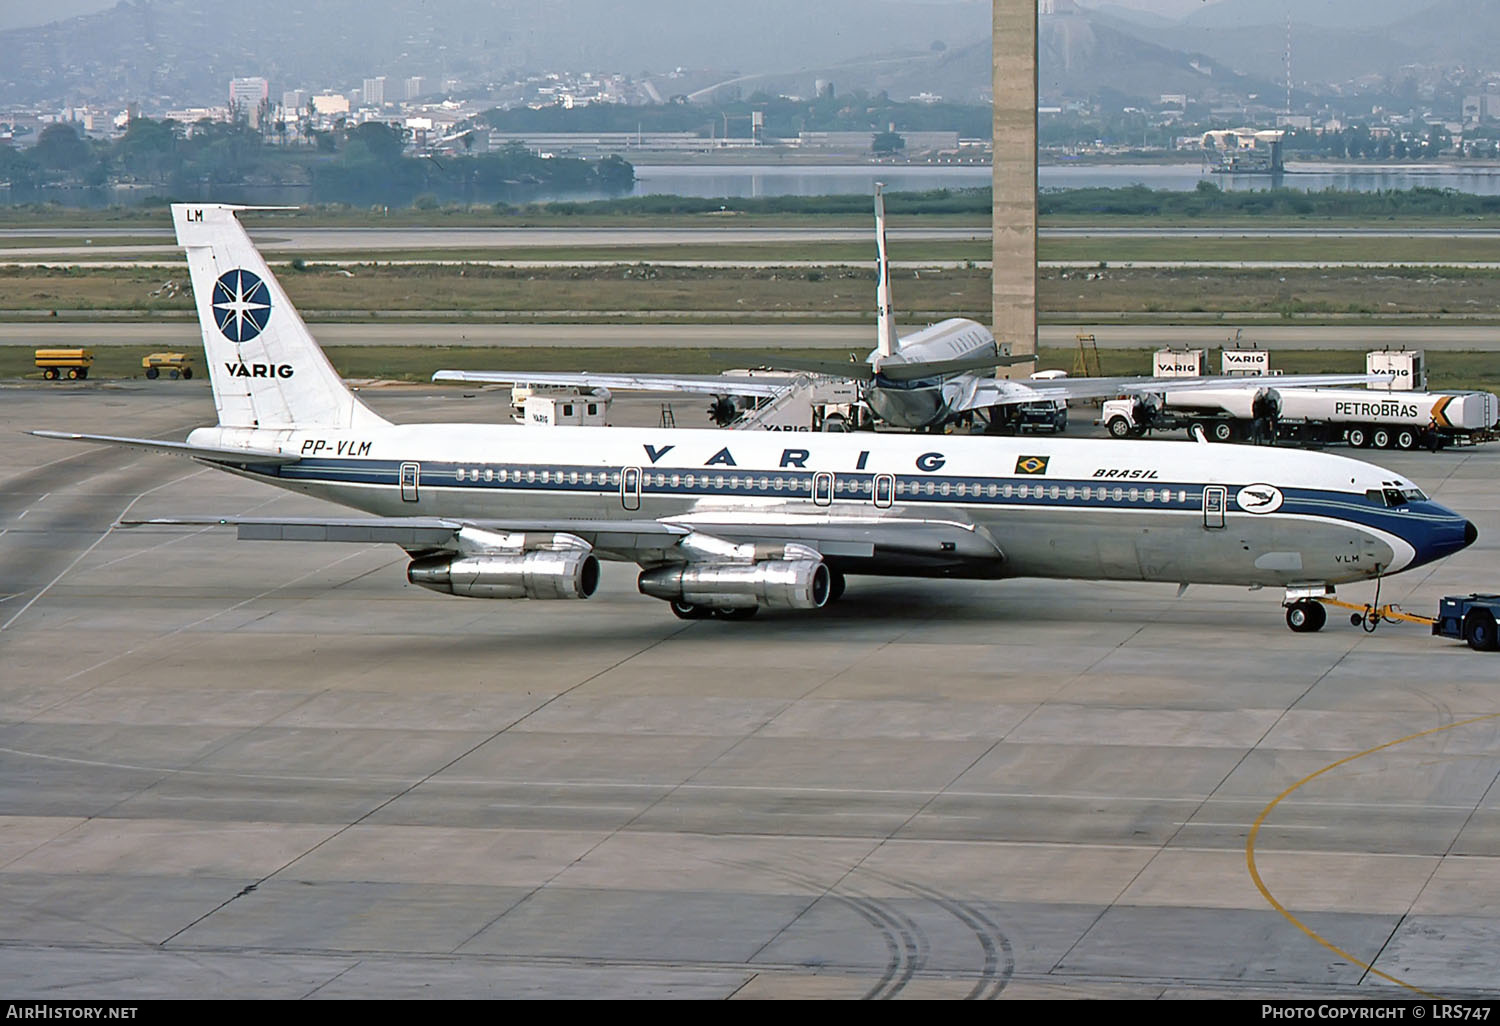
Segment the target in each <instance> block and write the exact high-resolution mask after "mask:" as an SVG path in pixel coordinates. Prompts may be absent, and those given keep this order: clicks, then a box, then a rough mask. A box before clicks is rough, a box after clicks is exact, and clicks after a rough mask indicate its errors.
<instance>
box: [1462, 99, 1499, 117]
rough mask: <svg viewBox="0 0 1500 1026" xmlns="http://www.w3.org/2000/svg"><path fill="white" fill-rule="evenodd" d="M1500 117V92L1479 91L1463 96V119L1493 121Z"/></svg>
mask: <svg viewBox="0 0 1500 1026" xmlns="http://www.w3.org/2000/svg"><path fill="white" fill-rule="evenodd" d="M1497 118H1500V93H1480V94H1478V95H1473V96H1465V97H1464V108H1463V120H1464V121H1466V122H1469V123H1470V124H1472V123H1474V122H1475V121H1494V120H1496V119H1497Z"/></svg>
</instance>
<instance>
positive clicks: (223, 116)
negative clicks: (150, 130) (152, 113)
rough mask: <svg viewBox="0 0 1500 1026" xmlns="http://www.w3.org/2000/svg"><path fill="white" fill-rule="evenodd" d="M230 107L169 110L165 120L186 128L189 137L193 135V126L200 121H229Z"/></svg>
mask: <svg viewBox="0 0 1500 1026" xmlns="http://www.w3.org/2000/svg"><path fill="white" fill-rule="evenodd" d="M229 111H230V108H228V107H183V108H181V109H178V110H169V111H167V112H166V115H165V118H166V120H168V121H175V122H177V123H178V124H180V125H182V126H184V128H185V130H186V131H187V134H188V136H189V137H191V136H192V135H193V126H194V125H196V124H197V123H198V122H200V121H228V120H229Z"/></svg>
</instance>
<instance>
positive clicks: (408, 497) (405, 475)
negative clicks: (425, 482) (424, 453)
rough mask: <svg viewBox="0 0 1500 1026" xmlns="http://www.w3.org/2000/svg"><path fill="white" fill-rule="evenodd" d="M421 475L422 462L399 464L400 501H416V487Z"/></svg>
mask: <svg viewBox="0 0 1500 1026" xmlns="http://www.w3.org/2000/svg"><path fill="white" fill-rule="evenodd" d="M421 477H422V464H420V463H403V464H401V501H402V502H416V501H417V487H418V485H419V483H420V481H421Z"/></svg>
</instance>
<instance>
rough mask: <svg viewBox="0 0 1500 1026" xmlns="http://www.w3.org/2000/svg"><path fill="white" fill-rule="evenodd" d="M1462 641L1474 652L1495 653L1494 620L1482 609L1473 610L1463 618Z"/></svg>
mask: <svg viewBox="0 0 1500 1026" xmlns="http://www.w3.org/2000/svg"><path fill="white" fill-rule="evenodd" d="M1464 640H1465V641H1466V642H1468V643H1469V647H1470V648H1472V649H1473V650H1474V651H1476V652H1493V651H1495V649H1496V647H1497V645H1496V639H1495V618H1494V617H1493V616H1491V615H1490V614H1489V613H1487V612H1485V611H1484V610H1483V609H1474V610H1471V611H1470V612H1469V615H1468V616H1466V617H1464Z"/></svg>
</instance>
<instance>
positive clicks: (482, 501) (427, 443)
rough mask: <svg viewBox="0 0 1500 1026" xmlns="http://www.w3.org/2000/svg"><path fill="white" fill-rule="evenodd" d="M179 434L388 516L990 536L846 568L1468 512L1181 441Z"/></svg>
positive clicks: (1390, 559)
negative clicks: (263, 459)
mask: <svg viewBox="0 0 1500 1026" xmlns="http://www.w3.org/2000/svg"><path fill="white" fill-rule="evenodd" d="M190 441H191V442H192V443H193V444H195V445H204V446H215V447H223V446H242V447H253V448H256V449H261V450H267V449H274V450H277V451H281V452H284V453H287V454H289V455H294V456H298V457H299V461H298V462H296V463H292V464H287V465H284V466H280V467H277V466H264V467H251V468H247V469H246V470H244V471H242V473H244V474H245V475H246V476H250V477H254V478H256V479H259V480H264V481H267V482H269V483H272V484H276V485H279V486H281V487H285V488H289V489H294V490H297V491H301V492H305V493H308V494H311V495H316V496H320V497H322V498H326V499H329V500H332V501H334V502H337V503H340V504H343V505H346V506H351V507H354V508H357V509H361V510H365V511H367V512H370V513H374V514H379V515H382V516H438V517H454V518H464V519H468V520H480V521H482V520H484V519H496V520H504V519H516V518H538V519H551V520H555V519H558V518H573V519H580V520H583V519H591V520H592V519H605V520H611V519H612V520H648V519H649V520H670V521H676V522H681V523H687V524H693V525H697V526H700V527H701V528H702V529H703V530H705V531H711V532H712V533H713V534H714V535H716V536H721V537H726V538H731V539H735V540H754V539H756V538H763V537H767V536H772V537H774V536H776V535H777V534H778V533H780V534H786V533H788V531H787V529H788V528H789V527H795V529H796V531H795V532H792V533H800V534H804V535H805V534H809V533H811V534H816V530H817V527H818V525H826V524H830V523H835V524H842V525H849V524H854V523H857V522H870V523H876V524H879V523H887V522H891V521H898V520H899V521H902V522H913V521H915V522H918V523H928V524H943V525H948V526H952V525H960V526H961V527H962V528H963V529H964V531H966V532H969V533H972V534H973V535H974V536H975V537H976V538H980V537H983V538H985V539H988V540H989V541H990V542H992V545H993V547H998V549H999V550H1000V552H1001V553H1003V561H996V560H994V559H982V558H981V559H975V558H971V554H970V553H968V552H964V551H954V552H953V554H952V558H951V559H947V560H945V559H943V558H942V557H941V556H934V554H933V553H913V552H901V551H897V550H898V549H900V546H895V547H892V546H889V545H882V544H880V543H878V542H877V543H876V544H874V545H872V546H871V547H870V549H869V551H862V550H849V551H845V552H842V553H834V554H829V555H827V557H826V558H827V559H828V561H829V562H830V563H831V564H834V565H835V566H837V567H838V568H839V569H841V570H844V571H846V572H849V573H861V572H863V573H882V574H910V575H916V576H985V577H998V576H1038V577H1080V578H1101V579H1122V580H1161V581H1171V582H1201V583H1218V584H1242V585H1278V586H1283V585H1284V586H1293V585H1299V584H1304V583H1339V582H1345V581H1353V580H1360V579H1365V578H1369V577H1373V576H1376V575H1377V574H1382V573H1392V572H1396V571H1400V570H1403V569H1406V568H1408V567H1411V566H1415V565H1419V564H1421V563H1424V562H1428V561H1430V560H1432V559H1436V558H1439V557H1441V556H1443V555H1447V554H1449V553H1451V552H1453V551H1457V550H1458V549H1460V548H1462V547H1463V546H1464V545H1465V544H1467V543H1468V542H1467V541H1465V540H1464V532H1465V530H1466V529H1468V530H1470V531H1472V528H1470V527H1469V525H1468V524H1467V522H1466V521H1464V519H1463V518H1462V517H1459V516H1458V515H1457V514H1455V513H1453V512H1451V511H1450V510H1447V509H1445V508H1444V507H1442V506H1440V505H1438V504H1436V503H1433V502H1430V501H1426V500H1425V499H1422V500H1419V501H1412V502H1409V503H1405V504H1402V505H1399V506H1394V507H1392V506H1388V505H1387V504H1385V503H1384V502H1382V501H1380V500H1379V498H1378V496H1379V495H1380V494H1381V493H1382V490H1383V489H1390V488H1397V489H1411V488H1412V486H1411V484H1410V483H1409V482H1406V481H1404V480H1402V479H1400V478H1399V477H1398V476H1397V475H1395V474H1392V473H1391V472H1390V471H1388V470H1384V469H1382V468H1379V467H1376V466H1372V465H1370V464H1367V463H1362V462H1359V461H1356V460H1351V459H1347V458H1344V457H1340V456H1331V455H1325V454H1320V453H1302V452H1286V451H1265V450H1259V449H1246V448H1242V447H1230V446H1218V445H1204V444H1197V443H1191V442H1126V443H1120V442H1114V441H1103V440H1101V441H1092V440H1068V439H1051V440H1044V439H1014V438H997V437H977V436H976V437H963V436H933V435H925V436H924V435H893V434H870V433H855V434H850V435H813V436H807V435H802V436H798V437H797V438H795V439H788V438H787V437H786V436H784V435H775V436H768V435H760V434H754V433H745V434H740V433H733V434H730V433H724V432H720V431H713V430H654V429H627V428H526V427H512V426H496V425H485V424H424V425H405V426H396V425H391V426H382V427H377V428H372V429H368V430H363V431H356V432H341V431H336V430H287V431H278V432H267V431H256V430H252V429H229V428H202V429H199V430H198V431H195V432H194V433H193V435H192V437H191V439H190ZM1372 494H1373V495H1375V496H1376V497H1375V498H1372V497H1371V495H1372ZM1469 540H1472V537H1471V538H1470V539H1469Z"/></svg>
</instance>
